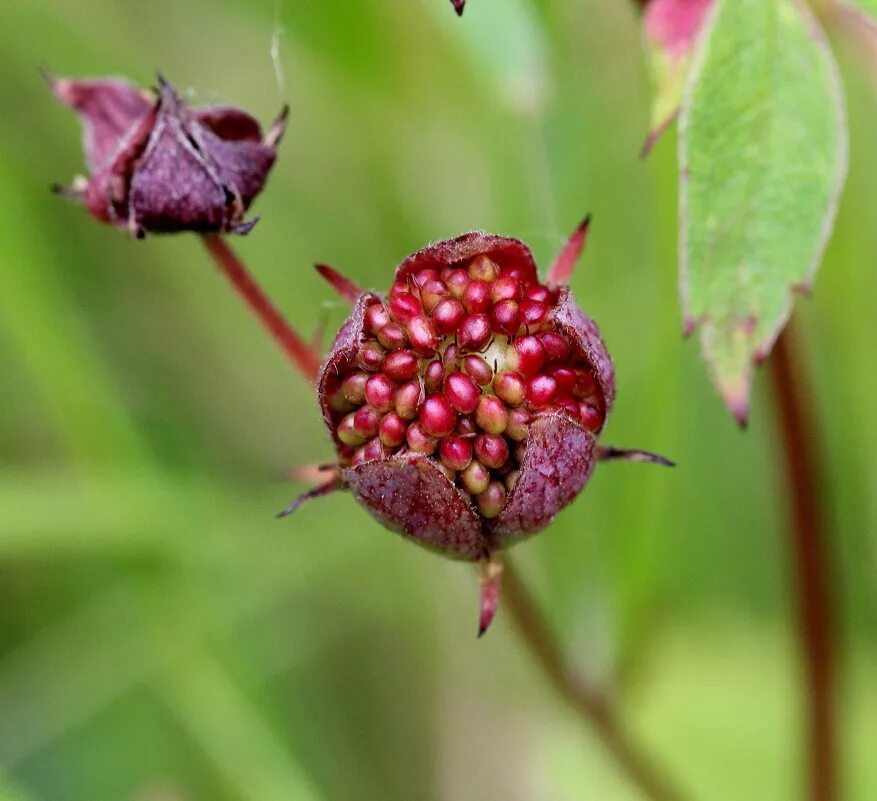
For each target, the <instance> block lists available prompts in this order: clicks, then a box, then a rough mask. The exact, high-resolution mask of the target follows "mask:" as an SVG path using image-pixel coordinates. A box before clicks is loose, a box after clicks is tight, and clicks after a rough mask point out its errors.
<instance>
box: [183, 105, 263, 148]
mask: <svg viewBox="0 0 877 801" xmlns="http://www.w3.org/2000/svg"><path fill="white" fill-rule="evenodd" d="M192 114H193V116H194V117H195V119H196V120H198V122H200V123H201V124H202V125H206V126H207V127H208V128H209V129H210V130H211V131H213V133H215V134H216V135H217V136H218V137H219V138H220V139H224V140H225V141H226V142H255V143H257V144H261V143H262V126H261V125H259V123H258V121H257V120H256V119H254V118H253V117H252V116H250V115H249V114H247V112H246V111H244V110H243V109H239V108H234V107H233V106H202V107H201V108H196V109H192Z"/></svg>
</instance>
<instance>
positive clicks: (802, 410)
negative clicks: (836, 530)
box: [768, 324, 837, 801]
mask: <svg viewBox="0 0 877 801" xmlns="http://www.w3.org/2000/svg"><path fill="white" fill-rule="evenodd" d="M768 366H769V372H770V377H771V383H772V386H773V393H774V398H775V401H776V402H775V407H776V413H777V428H778V432H779V436H780V440H781V452H782V457H783V462H782V468H783V473H784V477H785V482H786V489H787V492H788V505H789V515H790V518H791V520H790V530H789V534H790V535H791V539H790V551H791V555H792V559H793V569H794V578H795V587H794V591H795V604H796V606H797V615H798V630H799V637H800V640H801V657H802V661H803V668H804V675H805V681H806V705H807V742H806V759H807V762H808V767H807V772H808V798H809V799H811V801H832V800H833V799H835V798H837V765H836V752H837V744H836V731H835V714H834V665H835V657H834V646H835V643H834V634H833V627H832V611H831V577H830V572H829V554H828V541H829V536H828V527H827V525H826V521H825V511H826V508H827V507H826V502H825V498H824V497H823V487H822V484H821V482H820V481H819V476H818V468H817V465H818V464H819V457H818V454H817V452H816V451H817V448H816V443H817V441H818V431H817V428H816V425H815V415H814V413H813V409H812V408H811V405H810V400H809V392H808V388H807V386H806V383H805V381H806V379H805V369H804V363H803V362H802V361H801V360H800V359H799V358H798V353H797V345H796V342H795V333H794V328H793V327H792V325H791V324H789V325H788V326H786V329H785V331H784V332H783V333H782V334H781V335H780V337H779V339H778V340H777V343H776V345H775V346H774V349H773V353H772V354H771V357H770V361H769V362H768Z"/></svg>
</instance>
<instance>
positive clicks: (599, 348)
mask: <svg viewBox="0 0 877 801" xmlns="http://www.w3.org/2000/svg"><path fill="white" fill-rule="evenodd" d="M553 314H554V321H555V322H556V323H557V326H558V328H560V330H561V331H562V332H563V333H564V334H566V335H567V336H568V337H569V338H570V340H571V341H572V342H573V343H574V344H575V347H576V348H577V349H578V350H579V352H580V353H581V354H582V355H583V356H584V357H585V358H586V359H587V360H588V361H589V362H590V363H591V366H592V367H593V368H594V376H595V377H596V379H597V383H598V384H599V385H600V391H601V392H602V393H603V400H604V403H605V404H606V417H607V418H608V417H609V412H610V411H611V409H612V404H613V403H614V402H615V368H614V367H613V365H612V359H611V358H610V356H609V351H608V350H606V345H605V344H604V343H603V338H602V337H601V336H600V329H599V328H597V324H596V323H595V322H594V321H593V320H592V319H591V318H590V317H588V315H587V314H585V313H584V312H583V311H582V310H581V309H580V308H579V307H578V305H577V304H576V302H575V300H573V297H572V293H571V292H570V291H569V287H562V288H561V290H560V296H559V297H558V300H557V305H556V306H555V307H554V312H553Z"/></svg>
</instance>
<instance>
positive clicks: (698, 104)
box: [679, 0, 847, 423]
mask: <svg viewBox="0 0 877 801" xmlns="http://www.w3.org/2000/svg"><path fill="white" fill-rule="evenodd" d="M846 164H847V134H846V122H845V115H844V107H843V97H842V94H841V87H840V82H839V78H838V73H837V68H836V65H835V63H834V60H833V58H832V56H831V53H830V51H829V49H828V47H827V45H826V43H825V38H824V36H823V33H822V31H821V30H820V29H819V27H818V26H817V24H816V21H815V20H814V19H813V18H812V17H811V15H810V13H809V12H808V10H807V9H806V7H805V6H804V5H803V3H801V2H796V0H722V2H720V5H719V7H718V8H717V9H716V14H715V16H714V18H713V23H712V25H711V26H710V28H709V30H708V31H707V32H706V34H705V39H704V42H703V46H702V48H701V49H700V51H699V53H698V55H697V57H696V59H695V63H694V64H693V65H692V72H691V76H690V81H689V84H688V87H687V90H686V97H685V100H684V103H683V108H682V116H681V119H680V146H679V169H680V217H681V241H680V261H681V265H680V266H681V292H682V300H683V306H684V314H685V328H686V331H687V332H691V331H693V330H694V329H695V328H699V329H700V338H701V344H702V348H703V354H704V357H705V359H706V361H707V364H708V366H709V369H710V372H711V373H712V376H713V379H714V381H715V383H716V385H717V386H718V389H719V391H720V392H721V394H722V396H723V397H724V400H725V402H726V404H727V405H728V407H729V408H730V410H731V411H732V413H733V414H734V415H735V417H736V418H737V419H738V420H739V421H740V422H741V423H745V422H746V419H747V415H748V407H749V392H750V386H751V382H752V370H753V364H754V363H755V362H758V361H761V360H762V359H764V358H765V357H766V356H767V355H768V353H769V352H770V349H771V347H772V346H773V343H774V341H775V340H776V338H777V336H778V335H779V332H780V331H781V330H782V327H783V325H784V324H785V323H786V321H787V319H788V317H789V314H790V313H791V310H792V291H793V290H796V289H797V290H803V291H808V290H809V288H810V285H811V282H812V280H813V276H814V273H815V271H816V268H817V267H818V265H819V261H820V257H821V255H822V251H823V249H824V247H825V244H826V241H827V240H828V236H829V234H830V232H831V228H832V225H833V222H834V216H835V211H836V208H837V203H838V199H839V196H840V192H841V188H842V186H843V181H844V177H845V175H846Z"/></svg>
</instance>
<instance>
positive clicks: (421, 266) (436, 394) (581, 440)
mask: <svg viewBox="0 0 877 801" xmlns="http://www.w3.org/2000/svg"><path fill="white" fill-rule="evenodd" d="M586 227H587V221H585V223H583V224H582V226H580V227H579V228H578V229H577V230H576V232H575V233H574V234H573V237H572V238H571V239H570V242H569V243H568V244H567V246H566V247H565V248H564V250H563V251H562V253H561V254H560V256H559V257H558V259H557V261H556V262H555V264H554V266H553V267H552V270H551V272H550V274H549V279H548V281H547V282H545V283H542V282H540V280H539V277H538V275H537V273H536V265H535V264H534V262H533V257H532V255H531V253H530V250H529V249H528V248H527V246H526V245H524V244H523V243H522V242H519V241H518V240H516V239H507V238H504V237H499V236H492V235H489V234H484V233H480V232H475V233H469V234H464V235H463V236H460V237H457V238H456V239H451V240H447V241H444V242H439V243H437V244H434V245H431V246H429V247H428V248H426V249H425V250H422V251H420V252H419V253H415V254H414V255H413V256H410V257H409V258H407V259H406V260H405V261H404V262H402V264H401V265H400V266H399V268H398V269H397V270H396V275H395V279H394V282H393V284H392V286H391V288H390V291H389V293H388V295H387V296H386V297H382V296H380V295H378V294H375V293H373V292H362V293H361V294H360V295H359V296H358V298H356V300H355V301H354V306H353V311H352V312H351V314H350V317H349V318H348V319H347V321H346V322H345V323H344V325H343V327H342V328H341V330H340V331H339V333H338V335H337V336H336V337H335V341H334V343H333V345H332V347H331V350H330V352H329V354H328V356H327V358H326V360H325V361H324V363H323V366H322V369H321V372H320V376H319V378H318V382H317V386H318V397H319V401H320V406H321V410H322V414H323V420H324V421H325V423H326V426H327V428H328V430H329V433H330V435H331V436H332V439H333V441H334V443H335V446H336V450H337V454H338V467H337V470H336V473H335V475H334V477H333V479H332V480H331V481H330V482H328V483H327V484H326V485H324V486H323V487H321V488H317V489H316V490H312V491H311V493H309V494H308V497H314V496H315V495H319V494H324V493H325V492H328V491H331V490H333V489H340V488H345V489H348V490H349V491H350V492H351V493H352V494H353V496H354V497H355V498H356V500H357V501H358V502H359V503H360V504H362V505H363V506H364V507H365V508H366V509H367V510H368V512H369V513H370V514H371V515H372V516H373V517H374V518H375V519H376V520H378V521H379V522H380V523H382V524H383V525H384V526H386V527H387V528H389V529H392V530H393V531H397V532H399V533H400V534H402V536H404V537H406V538H408V539H411V540H413V541H414V542H417V543H418V544H420V545H424V546H426V547H428V548H431V549H432V550H434V551H437V552H439V553H441V554H444V555H445V556H449V557H451V558H454V559H461V560H467V561H471V562H476V563H481V564H482V566H483V578H482V606H481V620H480V631H481V632H482V633H483V631H484V630H485V629H486V628H487V626H488V625H489V623H490V620H491V618H492V615H493V612H494V611H495V609H496V603H497V599H498V583H497V582H498V580H499V578H498V577H499V570H498V561H497V554H498V553H499V552H500V551H502V550H503V549H505V548H508V547H509V546H511V545H513V544H515V543H517V542H520V541H521V540H523V539H524V538H526V537H528V536H530V535H532V534H535V533H537V532H539V531H541V530H543V529H544V528H545V527H546V526H547V525H548V524H549V523H550V522H551V520H552V519H553V518H554V516H555V515H556V514H557V513H558V512H559V511H560V510H561V509H563V507H565V506H566V505H567V504H569V503H570V502H571V501H572V500H573V499H574V498H575V497H576V496H577V495H578V494H579V492H581V490H582V489H583V487H584V486H585V484H586V483H587V481H588V479H589V477H590V475H591V472H592V470H593V468H594V465H595V463H596V461H597V460H598V459H600V458H633V459H636V460H649V461H659V462H660V461H663V462H664V463H666V460H662V459H661V458H660V457H655V456H654V455H652V454H647V453H644V452H639V451H635V452H630V451H622V450H619V449H615V448H609V449H603V448H600V447H599V446H598V445H597V437H598V435H599V434H600V431H601V430H602V428H603V426H604V424H605V421H606V418H607V416H608V415H609V412H610V410H611V409H612V404H613V402H614V400H615V371H614V368H613V365H612V360H611V359H610V358H609V353H608V352H607V350H606V346H605V345H604V344H603V340H602V339H601V338H600V333H599V331H598V329H597V326H596V324H595V323H594V321H593V320H591V318H590V317H588V316H587V315H586V314H584V313H583V312H582V311H581V310H580V309H579V307H578V306H577V305H576V303H575V301H574V300H573V298H572V295H571V293H570V291H569V289H568V288H567V287H566V286H564V285H563V284H564V283H565V282H566V280H567V279H568V277H569V274H570V272H571V270H572V265H573V263H574V262H575V260H576V258H577V257H578V255H579V253H580V251H581V248H582V246H583V243H584V237H585V231H586ZM330 280H331V282H332V283H333V284H334V285H335V286H336V288H339V289H340V288H341V287H343V289H344V292H343V294H344V295H345V296H347V297H350V294H351V293H350V292H349V282H346V280H344V281H343V282H342V279H339V278H337V277H336V278H330ZM472 287H475V290H474V291H472ZM424 295H426V296H427V301H426V302H424ZM439 297H442V298H450V299H452V300H451V301H448V300H442V301H439V302H436V298H439ZM453 298H464V300H463V305H466V304H467V299H468V302H469V305H470V306H473V308H477V309H478V311H476V312H474V313H466V314H464V313H463V311H462V309H463V307H462V306H459V303H458V301H456V300H453ZM517 298H521V299H526V301H527V302H528V303H529V304H530V306H532V311H533V313H532V314H531V315H530V316H529V318H528V319H529V320H530V321H531V323H530V324H531V325H533V326H534V328H535V330H533V329H531V328H530V327H528V324H527V322H526V321H524V320H522V321H521V323H520V327H512V326H510V325H509V319H508V318H505V317H503V315H501V314H500V315H497V314H493V313H492V312H493V310H494V309H495V308H496V307H497V306H499V305H502V304H506V305H507V304H508V303H509V302H514V303H517V300H515V299H517ZM450 303H456V304H458V306H459V308H458V309H457V307H455V309H454V313H453V314H452V313H451V312H450V311H449V309H450ZM473 304H474V305H473ZM470 312H471V310H470ZM476 315H478V318H479V320H481V319H482V318H483V321H484V324H485V325H486V326H487V329H486V333H485V335H484V336H481V335H480V334H479V336H477V337H474V336H472V334H471V331H470V328H472V322H471V321H472V320H473V318H474V317H475V316H476ZM437 317H438V318H439V320H438V321H437V320H436V318H437ZM415 323H416V324H415ZM392 326H401V327H403V328H405V329H406V330H407V331H408V334H409V337H410V340H411V344H412V346H413V347H414V349H415V350H417V349H418V348H420V350H419V351H418V353H414V352H412V350H411V349H410V348H409V347H407V346H406V345H405V344H404V343H400V344H399V345H398V346H397V345H392V344H388V343H390V342H391V341H392V338H387V337H384V338H382V336H381V333H382V330H381V329H382V328H389V327H392ZM512 329H514V330H512ZM424 332H426V333H424ZM421 340H422V342H421ZM427 346H428V347H427ZM449 349H454V351H453V359H450V360H447V361H450V362H452V363H451V364H450V366H449V367H447V368H446V367H445V366H444V365H445V362H446V359H445V354H446V353H447V352H448V351H449ZM418 354H420V355H419V357H418ZM365 357H367V358H365ZM459 366H462V368H463V369H462V370H460V369H459ZM364 369H365V370H369V371H371V374H370V377H369V378H368V379H367V383H366V385H365V391H364V393H363V392H361V391H360V389H359V387H360V384H361V382H362V376H363V375H364V373H363V370H364ZM443 376H444V378H443V380H442V377H443ZM339 386H340V387H341V388H342V392H343V393H344V395H343V397H344V399H345V400H346V401H347V402H348V403H347V405H340V406H339V404H338V403H337V396H338V389H337V388H338V387H339ZM360 418H362V419H363V420H365V422H367V423H368V425H365V424H359V425H358V423H359V422H361V420H360ZM379 420H380V423H379V422H378V421H379ZM373 443H375V444H373ZM379 446H380V447H379ZM301 500H302V499H299V500H298V501H296V502H295V503H294V504H293V505H292V506H291V507H290V510H292V509H294V508H297V506H298V505H299V504H300V502H301ZM290 510H287V511H290Z"/></svg>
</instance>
